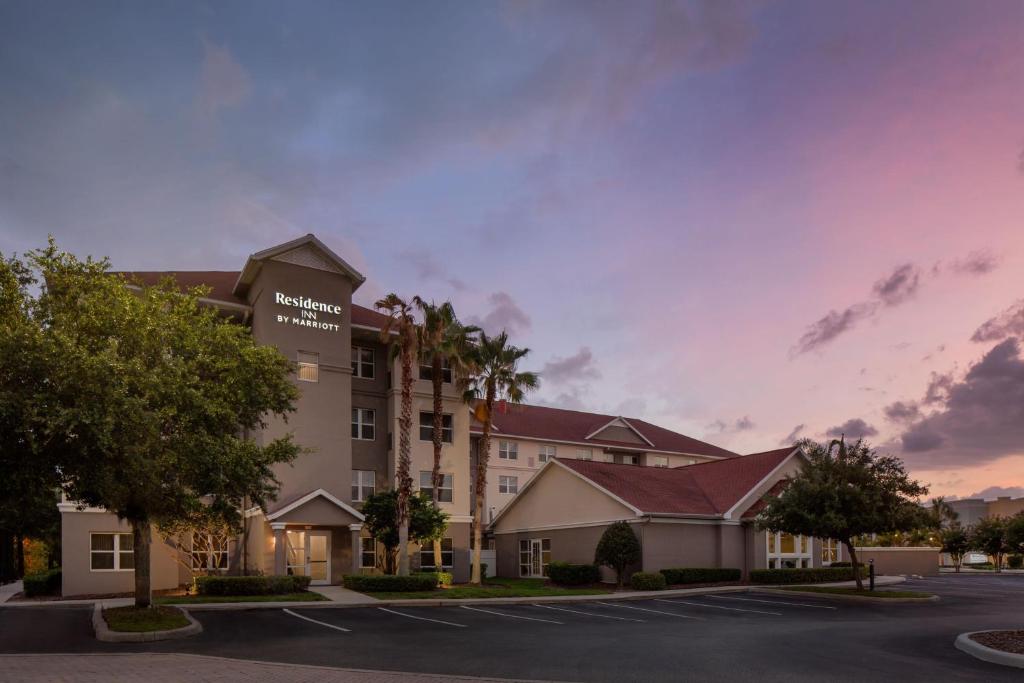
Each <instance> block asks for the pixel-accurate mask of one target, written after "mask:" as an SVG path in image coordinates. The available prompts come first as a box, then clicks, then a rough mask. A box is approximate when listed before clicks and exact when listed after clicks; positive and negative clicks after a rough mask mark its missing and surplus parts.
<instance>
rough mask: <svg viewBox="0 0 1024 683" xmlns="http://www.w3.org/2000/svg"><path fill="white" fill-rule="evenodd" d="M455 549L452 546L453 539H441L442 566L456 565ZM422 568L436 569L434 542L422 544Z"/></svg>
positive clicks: (448, 567) (447, 567) (446, 567)
mask: <svg viewBox="0 0 1024 683" xmlns="http://www.w3.org/2000/svg"><path fill="white" fill-rule="evenodd" d="M454 559H455V551H454V550H453V546H452V539H450V538H442V539H441V568H442V569H451V568H452V567H453V566H454V565H455V562H454ZM420 569H431V570H433V569H436V568H435V567H434V542H433V541H427V542H426V543H424V544H423V545H421V546H420Z"/></svg>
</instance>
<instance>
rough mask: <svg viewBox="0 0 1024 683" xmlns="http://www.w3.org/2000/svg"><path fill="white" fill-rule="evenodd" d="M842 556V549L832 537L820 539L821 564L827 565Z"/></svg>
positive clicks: (837, 560)
mask: <svg viewBox="0 0 1024 683" xmlns="http://www.w3.org/2000/svg"><path fill="white" fill-rule="evenodd" d="M840 557H842V550H841V546H840V545H839V543H838V542H837V541H836V540H835V539H833V538H823V539H822V540H821V564H822V565H824V566H828V565H830V564H832V563H833V562H839V559H840Z"/></svg>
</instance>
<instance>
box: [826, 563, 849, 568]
mask: <svg viewBox="0 0 1024 683" xmlns="http://www.w3.org/2000/svg"><path fill="white" fill-rule="evenodd" d="M829 566H830V567H852V566H853V562H833V563H832V564H830V565H829Z"/></svg>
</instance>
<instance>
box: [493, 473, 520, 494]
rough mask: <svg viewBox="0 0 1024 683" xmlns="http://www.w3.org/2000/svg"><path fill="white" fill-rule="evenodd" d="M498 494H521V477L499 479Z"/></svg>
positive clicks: (502, 477)
mask: <svg viewBox="0 0 1024 683" xmlns="http://www.w3.org/2000/svg"><path fill="white" fill-rule="evenodd" d="M498 493H519V477H506V476H504V475H502V476H499V477H498Z"/></svg>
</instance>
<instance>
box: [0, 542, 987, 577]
mask: <svg viewBox="0 0 1024 683" xmlns="http://www.w3.org/2000/svg"><path fill="white" fill-rule="evenodd" d="M18 547H19V548H20V547H21V545H20V544H19V545H18ZM992 559H993V560H994V561H995V563H996V574H1001V573H1002V571H1003V554H1002V553H996V554H995V555H993V556H992ZM22 564H24V558H22Z"/></svg>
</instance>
